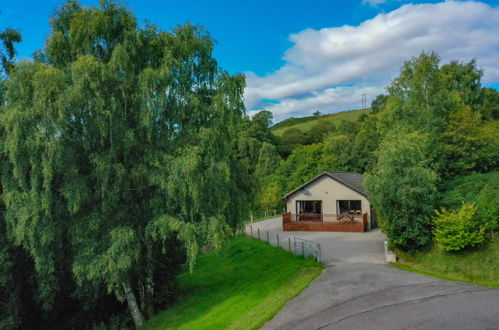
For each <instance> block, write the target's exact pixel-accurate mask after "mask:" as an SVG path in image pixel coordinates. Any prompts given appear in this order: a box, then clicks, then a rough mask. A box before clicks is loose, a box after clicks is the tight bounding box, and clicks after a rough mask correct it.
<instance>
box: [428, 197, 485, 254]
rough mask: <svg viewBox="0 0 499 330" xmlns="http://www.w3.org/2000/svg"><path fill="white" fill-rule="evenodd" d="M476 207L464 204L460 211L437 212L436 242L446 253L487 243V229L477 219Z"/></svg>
mask: <svg viewBox="0 0 499 330" xmlns="http://www.w3.org/2000/svg"><path fill="white" fill-rule="evenodd" d="M476 210H477V208H476V205H475V204H470V203H463V205H462V206H461V208H460V209H459V210H458V211H454V212H448V211H447V210H446V209H442V210H441V211H436V213H437V216H436V218H435V228H434V230H433V234H434V235H435V241H436V243H437V244H438V246H440V247H441V248H443V249H444V250H445V251H459V250H462V249H464V248H467V247H474V246H479V245H482V244H483V243H484V242H485V227H484V226H482V225H481V224H480V223H479V221H477V217H476Z"/></svg>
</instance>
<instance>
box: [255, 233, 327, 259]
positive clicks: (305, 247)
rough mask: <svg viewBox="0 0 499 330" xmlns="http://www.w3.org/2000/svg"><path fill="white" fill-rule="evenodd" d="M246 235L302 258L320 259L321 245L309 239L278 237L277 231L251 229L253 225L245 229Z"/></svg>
mask: <svg viewBox="0 0 499 330" xmlns="http://www.w3.org/2000/svg"><path fill="white" fill-rule="evenodd" d="M245 234H246V235H247V236H250V237H253V238H256V239H259V240H261V241H264V242H267V243H268V244H269V245H272V246H276V247H278V248H282V249H284V250H287V251H288V252H290V253H294V254H296V255H300V256H303V257H304V258H313V259H315V260H316V261H318V262H320V261H321V245H320V244H319V243H317V242H313V241H309V240H306V239H302V238H298V237H289V236H288V237H283V236H282V234H281V237H279V233H275V232H270V231H268V230H265V231H263V230H260V228H259V227H258V228H256V229H255V230H254V229H253V226H251V225H250V226H248V228H247V230H246V231H245Z"/></svg>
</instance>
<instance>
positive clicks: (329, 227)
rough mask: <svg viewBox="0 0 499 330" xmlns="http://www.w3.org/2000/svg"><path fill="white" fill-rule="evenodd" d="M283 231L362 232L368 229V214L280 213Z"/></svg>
mask: <svg viewBox="0 0 499 330" xmlns="http://www.w3.org/2000/svg"><path fill="white" fill-rule="evenodd" d="M282 227H283V230H284V231H339V232H364V231H366V230H368V216H367V213H364V214H305V215H304V214H291V213H290V212H288V213H284V214H283V215H282Z"/></svg>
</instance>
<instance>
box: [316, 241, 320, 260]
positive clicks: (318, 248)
mask: <svg viewBox="0 0 499 330" xmlns="http://www.w3.org/2000/svg"><path fill="white" fill-rule="evenodd" d="M317 259H319V260H317V261H318V262H321V245H320V244H319V243H317Z"/></svg>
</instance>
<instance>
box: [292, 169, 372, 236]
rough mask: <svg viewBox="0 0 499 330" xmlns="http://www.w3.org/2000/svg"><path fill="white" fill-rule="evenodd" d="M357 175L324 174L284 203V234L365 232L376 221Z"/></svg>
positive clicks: (293, 193)
mask: <svg viewBox="0 0 499 330" xmlns="http://www.w3.org/2000/svg"><path fill="white" fill-rule="evenodd" d="M362 181H363V176H362V174H358V173H347V172H324V173H322V174H321V175H319V176H317V177H315V178H313V179H312V180H310V181H308V182H307V183H305V184H304V185H302V186H300V187H298V188H296V189H295V190H293V191H291V192H289V193H288V194H287V195H286V196H284V197H283V199H284V200H285V201H286V209H287V212H286V213H285V214H283V230H285V231H341V232H364V231H366V230H368V229H371V228H375V227H376V217H375V215H374V212H373V210H372V208H371V204H370V203H369V199H368V195H367V192H366V190H365V188H364V186H363V185H362Z"/></svg>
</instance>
